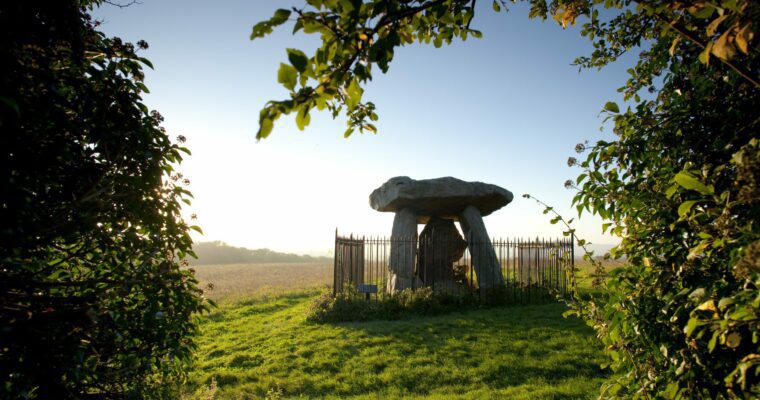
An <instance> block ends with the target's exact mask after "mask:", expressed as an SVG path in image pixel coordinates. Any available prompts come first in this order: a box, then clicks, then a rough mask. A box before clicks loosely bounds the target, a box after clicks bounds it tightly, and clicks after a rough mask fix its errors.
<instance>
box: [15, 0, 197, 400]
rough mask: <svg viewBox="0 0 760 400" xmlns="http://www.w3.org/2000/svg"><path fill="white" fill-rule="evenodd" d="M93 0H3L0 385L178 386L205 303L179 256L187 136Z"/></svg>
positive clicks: (110, 394) (73, 393)
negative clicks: (179, 140) (175, 132)
mask: <svg viewBox="0 0 760 400" xmlns="http://www.w3.org/2000/svg"><path fill="white" fill-rule="evenodd" d="M89 6H91V4H90V3H89V2H76V1H55V2H3V3H2V6H0V59H1V60H2V63H1V65H2V73H0V132H1V133H0V181H1V182H2V191H1V192H0V293H2V296H1V297H0V326H1V328H0V376H2V380H3V385H2V386H0V397H2V398H46V399H47V398H50V399H52V398H89V397H92V398H123V397H129V398H143V397H146V398H147V397H150V398H160V397H164V396H169V394H168V393H169V392H170V391H171V389H172V382H173V381H174V380H175V379H176V378H177V377H179V376H181V374H182V369H181V367H182V365H183V364H184V363H185V362H186V361H187V360H188V358H189V356H190V351H191V349H192V347H193V345H192V341H191V339H190V337H189V335H190V334H191V333H193V332H194V330H195V327H196V325H195V321H194V318H193V315H194V314H196V313H198V312H200V311H202V310H204V309H205V308H206V307H207V305H206V304H205V303H204V301H203V299H202V297H201V291H200V290H199V289H198V288H197V286H196V281H195V279H194V277H193V276H192V274H191V273H190V272H188V271H185V270H182V269H180V264H179V262H177V261H175V260H177V259H182V258H184V257H185V255H187V254H189V252H190V251H191V244H192V241H191V239H190V237H189V235H188V229H189V228H190V227H189V226H188V225H187V224H186V223H185V222H184V221H183V220H182V218H181V217H180V202H181V201H186V202H189V200H188V197H189V192H187V191H186V190H185V189H184V188H183V187H182V182H181V177H179V176H177V175H176V174H173V167H172V165H173V164H176V163H178V162H180V161H181V159H182V153H187V150H186V149H184V148H182V147H179V146H178V145H176V144H173V143H172V142H171V141H170V140H169V138H168V136H167V134H166V132H165V131H164V129H163V128H161V127H160V123H161V121H162V118H161V116H160V115H159V114H158V113H157V112H155V111H152V112H151V111H149V110H148V109H147V107H146V106H145V105H144V104H143V103H142V102H141V97H140V95H141V93H142V92H146V91H147V88H145V86H144V85H143V83H142V79H143V72H142V65H148V66H150V63H149V62H148V61H147V60H145V59H142V58H140V57H138V56H137V54H136V50H135V48H134V46H133V45H131V44H128V43H123V42H122V41H121V40H120V39H118V38H107V37H105V36H104V35H103V34H102V33H100V32H98V31H97V30H96V24H95V23H93V22H92V21H91V20H90V17H89V16H88V13H87V11H88V10H87V7H89ZM138 46H139V47H146V46H147V45H146V44H145V43H143V42H140V43H138Z"/></svg>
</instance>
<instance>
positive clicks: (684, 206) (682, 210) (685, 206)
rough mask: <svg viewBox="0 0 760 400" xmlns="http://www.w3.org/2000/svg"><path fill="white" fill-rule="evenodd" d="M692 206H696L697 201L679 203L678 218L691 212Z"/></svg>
mask: <svg viewBox="0 0 760 400" xmlns="http://www.w3.org/2000/svg"><path fill="white" fill-rule="evenodd" d="M694 204H697V200H688V201H684V202H683V203H681V205H680V206H678V216H679V217H683V216H684V215H686V214H687V213H688V212H689V211H691V208H692V207H694Z"/></svg>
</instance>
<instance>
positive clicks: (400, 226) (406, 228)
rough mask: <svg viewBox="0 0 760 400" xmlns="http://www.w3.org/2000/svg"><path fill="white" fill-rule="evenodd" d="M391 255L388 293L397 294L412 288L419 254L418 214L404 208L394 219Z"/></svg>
mask: <svg viewBox="0 0 760 400" xmlns="http://www.w3.org/2000/svg"><path fill="white" fill-rule="evenodd" d="M391 232H392V233H391V254H390V260H389V262H388V268H389V270H390V274H391V277H390V280H389V281H388V291H389V292H390V293H393V292H397V291H399V290H404V289H407V288H411V287H412V283H413V278H414V263H415V255H416V254H417V213H416V212H414V210H412V209H410V208H404V209H403V210H401V211H399V212H397V213H396V216H395V217H394V218H393V230H392V231H391Z"/></svg>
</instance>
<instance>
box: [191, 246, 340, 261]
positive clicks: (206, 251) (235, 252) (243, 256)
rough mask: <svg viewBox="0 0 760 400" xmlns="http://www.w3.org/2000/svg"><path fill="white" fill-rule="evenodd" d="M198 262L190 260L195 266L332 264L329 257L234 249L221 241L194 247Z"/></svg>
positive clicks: (267, 250)
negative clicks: (278, 263)
mask: <svg viewBox="0 0 760 400" xmlns="http://www.w3.org/2000/svg"><path fill="white" fill-rule="evenodd" d="M193 250H194V251H195V254H197V255H198V259H197V260H193V259H190V260H189V261H190V264H193V265H209V264H241V263H276V262H287V263H297V262H321V261H324V262H331V261H332V258H329V257H312V256H306V255H298V254H292V253H278V252H276V251H272V250H269V249H256V250H251V249H247V248H245V247H234V246H230V245H228V244H227V243H224V242H221V241H214V242H202V243H196V244H195V245H193Z"/></svg>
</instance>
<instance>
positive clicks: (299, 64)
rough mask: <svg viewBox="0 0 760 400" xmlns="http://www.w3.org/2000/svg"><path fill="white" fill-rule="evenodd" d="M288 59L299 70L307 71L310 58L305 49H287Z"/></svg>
mask: <svg viewBox="0 0 760 400" xmlns="http://www.w3.org/2000/svg"><path fill="white" fill-rule="evenodd" d="M287 52H288V61H290V64H292V65H293V66H294V67H296V69H297V70H298V72H304V71H306V66H307V65H308V64H309V58H308V57H306V54H304V52H303V51H301V50H298V49H287Z"/></svg>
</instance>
